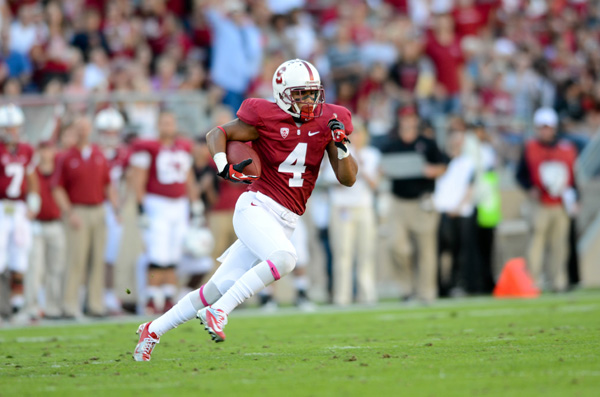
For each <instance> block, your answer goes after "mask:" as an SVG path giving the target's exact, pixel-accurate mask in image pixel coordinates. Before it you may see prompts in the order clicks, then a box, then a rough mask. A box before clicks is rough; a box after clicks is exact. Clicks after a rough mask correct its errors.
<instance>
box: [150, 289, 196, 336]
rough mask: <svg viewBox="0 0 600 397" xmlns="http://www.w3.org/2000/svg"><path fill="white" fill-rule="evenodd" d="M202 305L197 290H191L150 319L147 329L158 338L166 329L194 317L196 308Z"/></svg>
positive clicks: (175, 326)
mask: <svg viewBox="0 0 600 397" xmlns="http://www.w3.org/2000/svg"><path fill="white" fill-rule="evenodd" d="M203 307H204V305H203V304H202V303H201V302H200V299H199V297H198V290H195V291H192V292H190V293H189V294H187V295H186V296H184V297H183V298H182V299H181V300H180V301H179V302H177V304H176V305H175V306H173V307H172V308H171V310H169V311H168V312H166V313H165V314H163V315H162V316H160V317H159V318H157V319H156V320H154V321H152V324H150V328H149V331H150V332H155V333H156V335H158V337H159V338H160V337H161V336H162V335H164V334H165V333H166V332H167V331H170V330H172V329H173V328H177V327H178V326H179V325H181V324H183V323H185V322H186V321H189V320H191V319H193V318H195V317H196V313H197V312H198V310H200V309H202V308H203Z"/></svg>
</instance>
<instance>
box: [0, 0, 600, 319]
mask: <svg viewBox="0 0 600 397" xmlns="http://www.w3.org/2000/svg"><path fill="white" fill-rule="evenodd" d="M0 12H1V14H2V18H1V19H0V50H1V51H2V53H1V54H2V55H1V56H0V84H1V87H2V92H3V96H4V98H5V99H6V100H8V101H11V100H12V101H14V102H18V99H19V98H20V95H22V94H29V93H35V94H43V95H46V96H48V97H50V98H61V97H63V98H64V97H70V98H75V99H78V98H80V99H81V102H80V103H71V104H70V105H69V107H68V108H67V109H66V111H65V112H61V114H60V116H61V117H60V120H59V121H60V123H59V124H58V126H57V129H56V132H55V133H54V134H53V136H52V137H51V139H43V140H41V141H40V142H39V145H38V147H39V148H38V151H39V152H40V153H39V154H40V157H43V156H44V154H43V153H42V152H43V150H44V148H47V147H52V148H55V149H56V148H61V149H62V150H66V149H68V148H69V147H71V146H73V145H75V142H76V141H77V138H76V137H75V136H76V135H77V134H78V133H79V134H82V132H81V131H82V130H85V131H86V132H87V133H88V134H89V133H91V131H92V130H94V129H95V130H98V127H97V126H96V127H95V128H94V127H93V125H94V121H95V117H97V116H96V115H97V114H98V113H99V112H100V111H101V110H102V109H104V108H107V107H108V106H109V105H110V108H111V109H112V108H114V109H115V111H117V112H118V113H119V114H120V115H121V117H122V118H123V126H122V127H121V128H120V129H119V133H120V135H119V136H118V139H119V140H120V143H126V141H128V140H129V139H131V138H132V137H133V136H134V135H136V134H137V135H138V136H142V137H151V138H152V137H157V136H158V135H159V134H160V131H159V127H158V125H159V115H160V111H161V106H160V105H161V104H160V103H159V102H157V103H137V102H128V101H114V102H111V103H101V104H99V105H98V106H97V108H93V109H90V108H88V107H87V105H86V98H88V97H89V96H90V95H94V94H103V93H108V94H112V93H115V94H127V93H135V94H144V93H157V92H158V93H166V92H169V93H173V92H182V91H185V92H196V93H201V94H205V95H206V98H207V100H208V115H207V117H209V118H210V119H211V124H214V125H217V124H220V123H223V122H225V121H226V120H228V119H230V118H232V117H233V115H234V114H235V111H236V110H237V108H238V107H239V105H240V104H241V102H242V101H243V99H244V98H247V97H264V98H271V97H272V86H271V81H272V76H273V73H274V71H275V69H276V68H277V66H279V65H280V64H281V63H282V62H283V61H285V60H287V59H291V58H295V57H298V58H303V59H306V60H309V61H310V62H312V63H313V64H314V65H315V66H316V67H317V69H318V70H319V72H320V74H321V78H322V80H323V82H324V85H325V92H326V101H327V102H330V103H337V104H340V105H343V106H346V107H348V108H349V109H350V110H351V111H352V113H353V114H354V115H356V116H357V123H356V124H357V138H355V140H356V142H355V140H353V144H355V148H354V149H353V150H356V151H357V153H358V151H360V155H358V157H359V159H360V161H361V167H362V169H364V170H367V171H365V172H364V173H362V174H361V175H362V177H361V180H360V183H359V184H358V186H357V189H362V190H360V191H359V190H357V191H356V192H355V193H354V194H352V195H351V196H352V197H353V200H352V204H348V203H347V202H346V200H347V197H348V195H347V194H344V193H343V192H339V191H336V188H335V187H333V186H330V183H329V182H328V180H327V175H326V174H327V172H324V173H323V174H324V176H323V178H322V179H323V182H322V185H321V191H322V193H324V192H326V193H327V194H326V195H325V194H324V195H323V197H325V198H324V199H322V200H321V202H323V203H326V204H325V205H324V206H325V207H327V209H326V210H322V209H321V208H320V207H319V192H317V193H316V195H315V196H316V197H315V198H314V201H315V202H316V204H315V205H314V207H315V208H313V209H312V210H311V211H312V213H313V218H314V220H313V221H312V222H311V224H314V226H315V227H316V230H317V231H318V232H319V236H320V237H321V238H320V240H321V241H322V242H323V243H324V247H325V250H324V252H325V253H326V257H327V260H326V262H327V263H328V266H327V267H328V273H329V275H330V281H329V284H328V291H329V293H330V297H329V299H330V301H331V302H334V303H338V304H346V303H349V302H351V301H352V300H353V299H354V296H355V295H356V297H357V299H358V300H359V301H361V302H365V303H373V302H375V301H376V300H377V294H376V290H375V282H376V277H375V273H374V272H375V268H376V266H375V261H376V256H377V254H376V252H375V251H376V240H377V236H378V233H380V232H378V227H379V226H380V225H381V224H384V223H385V224H386V225H387V227H389V229H388V230H391V232H390V233H391V234H392V235H393V236H394V238H391V240H394V239H395V238H396V237H398V236H401V237H398V239H396V240H394V243H393V244H392V246H393V247H392V248H393V249H392V254H391V256H392V258H393V260H394V261H395V262H397V263H401V264H403V269H404V270H403V272H406V273H403V274H402V276H401V278H402V280H403V282H404V283H405V284H406V285H403V286H402V288H401V290H402V296H403V297H404V298H406V299H412V298H417V299H421V300H423V301H432V300H433V299H435V298H436V297H437V296H440V295H442V296H448V295H461V294H464V293H489V292H490V291H491V289H492V288H493V283H494V280H493V278H494V275H492V274H491V264H490V261H491V259H490V258H491V255H492V253H491V247H492V245H493V228H494V227H495V226H496V225H497V224H498V222H499V220H500V219H499V216H498V214H497V212H498V204H497V203H496V204H493V203H492V204H490V203H488V205H489V208H488V209H489V210H488V211H487V212H486V210H485V209H482V207H481V206H482V200H483V199H482V198H481V197H483V195H482V194H481V191H482V190H486V189H487V190H486V191H487V192H488V193H489V192H492V193H489V194H488V195H487V196H486V197H487V200H489V201H490V202H492V201H494V200H495V199H493V198H492V196H494V194H495V193H494V192H495V191H496V190H495V189H497V176H495V175H494V173H493V171H494V170H495V169H496V168H497V167H509V168H513V169H515V171H516V170H517V169H518V168H519V167H520V164H521V163H522V161H521V153H522V151H523V145H524V143H525V141H526V138H528V137H529V135H530V133H531V132H532V131H534V130H535V129H536V128H537V127H544V126H546V127H548V126H550V125H549V124H552V126H551V127H552V129H553V130H554V132H557V133H559V134H560V135H561V136H563V137H565V138H567V139H568V140H569V141H570V142H572V143H573V144H574V146H575V148H576V149H577V150H581V148H582V147H583V146H584V145H585V144H586V142H588V141H589V139H590V138H591V137H592V136H593V135H594V134H595V132H596V130H597V129H598V127H600V75H599V74H600V51H599V49H600V48H599V46H600V6H598V4H597V3H596V2H592V1H587V0H562V1H545V0H529V1H521V0H425V1H422V0H348V1H334V0H245V1H242V0H222V1H214V0H169V1H166V0H139V1H130V0H106V1H103V0H54V1H52V0H51V1H40V0H37V1H36V0H0ZM539 108H545V109H547V108H552V109H554V110H555V111H556V114H557V118H556V123H554V122H549V121H547V120H546V121H545V122H540V123H541V124H534V112H535V111H536V110H537V109H539ZM81 113H87V114H92V115H94V116H93V117H94V118H89V119H88V120H87V121H86V122H83V121H81V120H80V119H79V118H78V117H80V116H79V115H80V114H81ZM25 123H26V121H25ZM86 123H87V124H86ZM544 123H545V124H544ZM547 124H548V125H547ZM133 127H135V128H133ZM122 128H129V129H128V130H127V131H132V134H131V136H125V133H124V130H123V129H122ZM77 131H79V132H77ZM185 133H186V134H187V135H188V136H190V137H194V139H196V143H195V148H194V158H195V160H194V161H195V162H196V164H197V167H199V169H198V170H197V176H198V181H199V184H200V185H202V186H204V187H205V189H207V190H206V191H205V192H204V193H203V195H204V197H203V200H204V202H205V207H206V208H207V214H208V215H207V217H208V218H209V221H208V222H207V224H208V225H209V226H210V227H211V229H212V228H213V226H212V225H210V224H211V222H210V216H211V209H214V208H216V209H217V211H215V212H214V213H213V214H214V216H215V219H216V214H217V213H218V210H219V209H220V207H219V206H220V204H217V203H219V202H220V201H219V200H226V201H227V203H226V204H223V208H222V209H223V211H224V214H225V215H224V219H225V220H224V221H223V222H224V223H225V224H226V223H227V222H228V221H227V219H228V218H227V216H229V215H230V214H231V213H230V212H231V211H232V208H233V207H232V203H234V202H235V197H236V196H235V193H233V192H230V191H229V190H228V189H234V188H231V187H229V186H228V185H227V184H225V185H223V184H219V183H218V182H216V177H215V176H214V172H213V173H210V172H208V171H206V170H205V171H204V172H200V171H201V169H204V168H205V167H206V166H207V164H209V163H210V161H211V160H210V158H208V157H210V156H209V155H208V154H207V153H208V152H207V151H206V148H205V145H203V143H202V136H203V134H204V133H206V131H185ZM359 136H360V138H359ZM440 137H442V138H443V139H440ZM46 138H48V137H46ZM399 138H400V139H399ZM436 138H437V142H438V143H437V144H436ZM25 139H26V137H25ZM400 141H402V142H400ZM399 142H400V143H399ZM419 142H420V143H419ZM113 149H114V148H113ZM111 150H112V149H111ZM413 152H417V153H418V154H419V155H421V156H423V157H424V158H425V164H424V165H423V163H419V162H418V161H417V162H415V161H412V162H411V164H413V167H416V168H419V169H418V170H412V171H411V170H410V167H403V169H405V170H406V171H405V173H404V174H398V173H394V171H393V170H392V171H390V169H397V163H395V164H396V166H395V167H394V166H392V165H390V164H391V163H386V157H387V158H390V156H388V155H392V154H394V153H396V154H397V153H403V154H407V153H413ZM382 154H383V155H382ZM105 156H107V157H109V156H108V155H106V154H105ZM392 157H393V156H392ZM407 158H408V159H409V160H410V157H406V156H405V157H404V159H407ZM465 159H466V160H465ZM413 160H414V159H413ZM399 161H402V158H400V159H399ZM402 164H405V163H402ZM414 164H417V166H415V165H414ZM380 170H382V172H381V171H380ZM450 171H452V172H450ZM206 172H208V174H206ZM204 175H212V176H211V177H212V178H213V180H214V182H206V179H205V180H204V182H202V183H200V181H202V178H203V177H204V178H207V177H206V176H204ZM382 178H383V179H386V180H390V181H391V188H390V190H391V199H390V202H389V203H388V204H387V211H388V212H387V217H388V219H382V218H381V217H382V214H386V212H385V209H382V208H383V207H386V206H385V205H383V204H380V202H382V200H380V198H381V197H380V196H381V194H380V191H381V190H382V189H381V187H380V182H381V180H382ZM444 178H446V180H444ZM495 178H496V179H495ZM436 179H437V183H434V181H435V180H436ZM407 181H408V182H407ZM530 182H531V181H529V183H530ZM565 183H566V182H565ZM526 184H527V182H525V185H526ZM525 185H524V187H526V188H528V189H529V188H531V185H528V186H525ZM210 186H213V187H215V186H217V187H218V188H215V189H213V190H214V191H215V192H217V193H218V192H221V194H220V195H219V194H217V193H215V194H212V193H209V192H210V189H209V187H210ZM456 186H462V188H461V189H462V190H461V189H458V188H456ZM486 186H487V187H486ZM436 189H437V190H438V192H437V193H436ZM443 189H446V190H443ZM439 190H442V192H441V193H440V192H439ZM473 191H478V192H479V193H477V194H475V193H473ZM238 194H239V192H238ZM436 194H437V197H436ZM494 197H495V196H494ZM210 200H212V201H211V202H209V201H210ZM452 200H454V201H452ZM376 204H377V205H376ZM482 213H486V214H487V215H481V214H482ZM315 214H316V215H315ZM332 214H337V216H333V215H332ZM396 214H408V215H412V217H411V216H407V217H400V216H397V217H395V218H394V216H395V215H396ZM434 214H435V215H434ZM59 218H60V216H59ZM392 218H393V219H394V221H391V219H392ZM413 218H414V219H413ZM324 219H332V220H334V219H335V220H336V222H337V223H336V222H331V223H330V222H323V220H324ZM340 220H341V221H344V222H346V221H348V222H349V221H350V220H352V221H353V222H354V221H355V223H354V226H353V228H350V227H349V224H348V223H344V222H340ZM384 220H385V221H386V222H383V221H384ZM213 223H216V221H214V222H213ZM379 229H380V228H379ZM332 230H334V231H335V232H331V231H332ZM342 232H343V233H349V234H348V235H346V237H345V238H343V239H341V238H339V236H340V235H341V234H342ZM215 233H217V232H216V231H215V230H214V229H213V235H214V236H215V242H216V245H217V246H218V249H217V248H215V252H214V253H213V252H211V255H209V256H210V257H213V258H214V257H215V255H218V254H220V252H218V251H219V250H220V251H223V250H224V248H226V247H227V246H228V244H227V242H228V241H230V240H227V239H225V238H224V237H223V238H222V237H218V236H217V235H216V234H215ZM220 233H221V232H220ZM222 233H224V234H223V235H226V233H227V231H222ZM229 233H231V231H229ZM330 236H335V237H336V239H334V240H335V241H333V240H332V239H331V238H330ZM356 236H358V237H356ZM473 236H478V238H479V239H480V240H474V239H473V238H472V237H473ZM227 238H228V239H231V238H233V236H231V234H230V235H229V237H227ZM558 238H559V239H560V238H561V237H560V236H559V237H558ZM352 239H357V240H352ZM301 240H302V239H301ZM409 240H410V241H411V242H409ZM352 241H355V242H356V244H353V243H352ZM475 241H478V242H475ZM343 243H345V245H344V244H343ZM63 245H64V242H63ZM538 245H539V243H538ZM67 246H68V242H67ZM352 249H356V250H357V251H356V252H354V253H352V254H349V252H351V251H352ZM414 251H417V253H418V254H419V255H417V258H416V261H417V262H418V265H415V266H414V267H415V268H417V269H418V270H419V271H417V274H416V275H415V274H413V272H412V270H410V269H411V266H412V265H406V264H407V263H410V262H411V259H408V258H409V257H412V256H413V255H414V254H415V252H414ZM538 256H539V255H538ZM355 258H359V259H358V260H357V266H358V268H357V270H356V271H357V274H358V276H356V280H357V281H356V283H355V282H354V281H353V280H354V279H355V278H354V277H353V275H352V266H353V262H354V259H355ZM360 258H362V259H360ZM305 261H306V262H309V259H306V260H305ZM423 261H426V262H427V265H425V264H423ZM447 262H449V263H459V262H460V263H463V265H462V268H459V267H458V266H453V265H447V264H445V263H447ZM211 263H212V262H211ZM482 263H483V264H482ZM208 268H210V266H208ZM202 269H203V270H202V271H201V272H200V273H205V272H208V271H209V270H207V268H206V267H204V268H202ZM465 269H467V270H465ZM468 269H471V270H468ZM472 269H479V270H476V271H475V270H472ZM438 270H440V271H438ZM301 273H302V272H301ZM439 274H443V275H445V276H444V277H442V278H440V277H438V275H439ZM474 274H477V276H473V275H474ZM196 276H197V275H196ZM298 277H299V278H300V281H299V282H298V283H296V285H297V288H298V290H299V298H305V297H306V293H305V291H306V289H307V288H308V282H307V281H306V279H305V278H306V275H305V274H300V275H299V276H298ZM303 277H304V278H303ZM470 277H472V278H470ZM438 278H439V279H438ZM432 280H433V281H432ZM13 281H14V280H13ZM197 283H199V281H198V277H196V278H195V279H194V282H192V283H191V284H194V285H195V286H197ZM336 283H339V285H337V284H336ZM180 284H181V282H180ZM191 284H190V285H189V287H190V288H193V287H194V285H191ZM354 284H356V286H354ZM336 285H337V286H336ZM562 288H563V287H562V286H561V287H560V288H557V289H562ZM55 289H56V288H55ZM100 289H102V288H100ZM17 295H18V294H17ZM170 295H173V294H172V293H170ZM300 300H301V301H302V300H303V299H300ZM109 301H112V302H113V303H112V304H111V305H112V306H111V307H112V308H113V309H114V311H120V310H121V308H120V307H119V305H118V304H115V303H114V302H115V298H107V302H109ZM264 301H265V302H268V301H269V299H268V298H267V299H265V300H264ZM88 303H89V302H88ZM109 303H110V302H109ZM23 304H24V303H23V302H19V300H18V299H17V306H23ZM88 308H89V306H88ZM100 308H102V310H100ZM92 313H93V314H94V313H95V314H104V313H105V311H104V306H98V310H97V311H95V310H94V308H93V307H92ZM64 314H65V313H62V312H60V311H57V313H56V315H57V316H62V315H64ZM74 314H75V313H70V314H69V315H74ZM50 316H54V313H51V315H50Z"/></svg>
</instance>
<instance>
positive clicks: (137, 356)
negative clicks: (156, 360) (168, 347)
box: [133, 321, 160, 361]
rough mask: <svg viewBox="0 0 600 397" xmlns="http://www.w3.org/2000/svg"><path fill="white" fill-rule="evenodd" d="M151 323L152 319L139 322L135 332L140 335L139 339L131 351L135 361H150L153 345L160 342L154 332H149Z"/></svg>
mask: <svg viewBox="0 0 600 397" xmlns="http://www.w3.org/2000/svg"><path fill="white" fill-rule="evenodd" d="M151 323H152V321H150V322H149V323H144V324H141V325H140V326H139V328H138V330H137V332H136V333H137V334H138V335H139V336H140V340H139V341H138V344H137V346H136V347H135V350H134V351H133V359H134V360H135V361H150V358H151V357H150V356H151V355H152V351H153V350H154V347H155V346H156V344H157V343H159V342H160V338H159V337H158V336H157V335H156V334H155V333H154V332H152V333H150V324H151Z"/></svg>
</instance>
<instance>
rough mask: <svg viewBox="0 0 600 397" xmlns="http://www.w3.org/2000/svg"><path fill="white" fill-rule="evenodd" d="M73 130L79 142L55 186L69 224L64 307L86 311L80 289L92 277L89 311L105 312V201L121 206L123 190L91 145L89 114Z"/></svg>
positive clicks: (64, 158) (68, 311) (72, 313)
mask: <svg viewBox="0 0 600 397" xmlns="http://www.w3.org/2000/svg"><path fill="white" fill-rule="evenodd" d="M73 130H74V132H75V133H76V135H77V143H76V145H75V146H74V147H72V148H70V149H68V150H67V151H66V152H65V153H64V154H63V155H61V158H60V161H59V164H58V168H57V170H56V176H55V182H54V188H53V195H54V198H55V200H56V202H57V204H58V205H59V207H60V209H61V212H62V214H63V215H64V217H65V219H66V223H67V247H68V249H67V268H66V275H67V278H66V280H65V286H64V296H63V310H64V314H65V316H66V317H69V318H78V317H80V316H81V314H82V302H81V301H80V299H79V290H80V287H81V284H82V282H84V280H87V281H85V283H86V286H87V314H88V315H91V316H104V315H105V314H106V312H105V306H104V279H105V267H104V246H105V241H106V226H105V222H104V206H103V204H104V198H105V197H107V198H109V199H110V201H111V203H112V205H113V208H114V209H115V211H118V203H117V194H116V191H115V190H114V186H113V185H112V183H111V181H110V176H109V169H108V163H107V161H106V158H105V157H104V154H103V153H102V151H101V150H100V149H99V148H98V147H96V146H95V145H92V144H90V135H91V133H92V123H91V121H90V120H89V118H87V117H84V116H79V117H78V118H77V119H75V121H74V122H73ZM88 260H89V262H88ZM88 263H89V271H88ZM88 276H89V277H88Z"/></svg>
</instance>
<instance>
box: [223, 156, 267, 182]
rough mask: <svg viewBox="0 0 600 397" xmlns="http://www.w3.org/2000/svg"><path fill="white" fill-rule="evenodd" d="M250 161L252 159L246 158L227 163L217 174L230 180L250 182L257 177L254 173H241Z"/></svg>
mask: <svg viewBox="0 0 600 397" xmlns="http://www.w3.org/2000/svg"><path fill="white" fill-rule="evenodd" d="M251 163H252V159H246V160H244V161H242V162H240V163H237V164H229V163H227V165H226V166H225V168H223V171H221V172H219V176H220V177H221V178H223V179H227V180H229V181H232V182H242V183H247V184H250V183H252V182H254V181H255V180H257V179H258V176H256V175H246V174H244V173H243V171H244V168H246V166H248V165H249V164H251Z"/></svg>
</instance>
